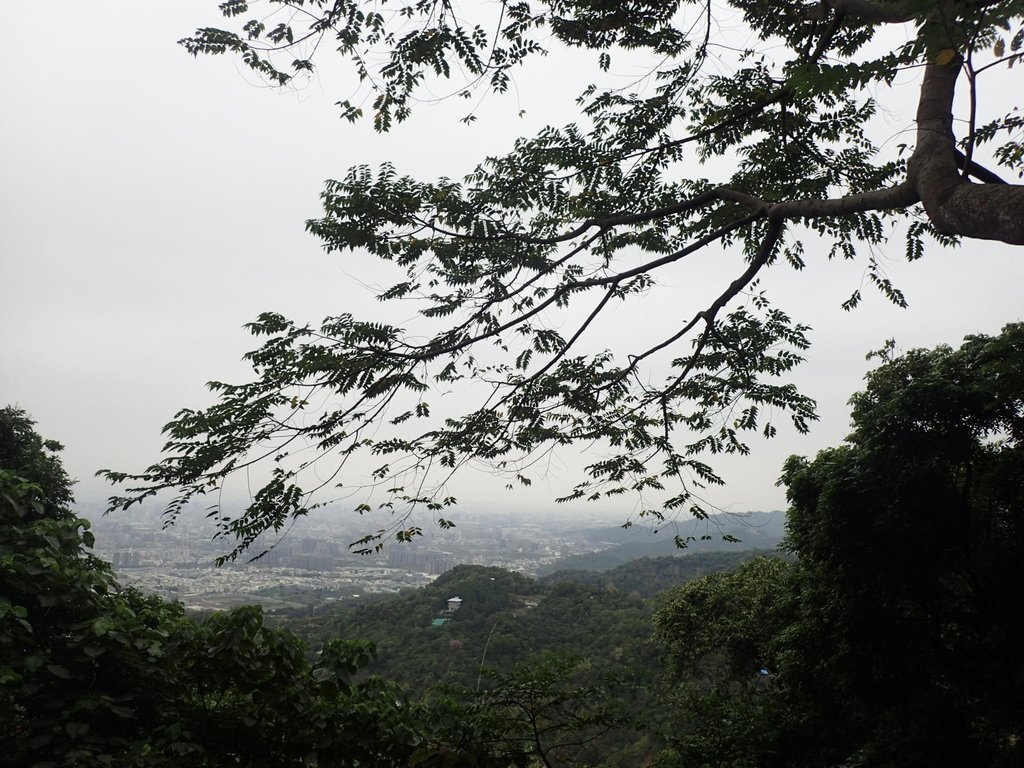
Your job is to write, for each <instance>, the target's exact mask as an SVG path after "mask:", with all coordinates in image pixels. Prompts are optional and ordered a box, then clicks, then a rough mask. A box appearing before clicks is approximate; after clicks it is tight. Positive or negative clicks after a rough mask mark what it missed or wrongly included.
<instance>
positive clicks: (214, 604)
mask: <svg viewBox="0 0 1024 768" xmlns="http://www.w3.org/2000/svg"><path fill="white" fill-rule="evenodd" d="M79 511H80V513H81V514H82V515H83V516H84V517H86V518H88V519H89V520H90V521H91V522H92V526H93V527H92V530H93V533H94V534H95V536H96V547H95V552H96V554H97V555H98V556H100V557H102V558H103V559H105V560H107V561H109V562H110V563H111V564H112V565H113V567H114V570H115V571H116V573H117V575H118V579H119V581H120V582H121V584H122V585H125V586H133V587H136V588H138V589H140V590H142V591H144V592H147V593H151V594H156V595H160V596H161V597H164V598H167V599H171V600H178V601H180V602H181V603H182V604H183V605H184V606H185V607H186V608H188V609H192V610H227V609H230V608H233V607H235V606H238V605H246V604H259V605H262V606H263V607H264V609H265V610H268V611H278V610H296V609H303V608H309V607H315V606H317V605H322V604H325V603H330V602H334V601H338V600H353V599H360V598H366V597H369V596H373V595H379V594H386V593H397V592H399V591H400V590H402V589H404V588H409V587H418V586H423V585H424V584H427V583H429V582H430V581H432V580H433V579H435V578H437V577H438V576H439V575H441V574H442V573H445V572H447V571H449V570H451V569H452V568H454V567H455V566H456V565H460V564H473V565H493V566H499V567H502V568H506V569H508V570H511V571H518V572H521V573H524V574H526V575H530V576H532V575H535V574H536V572H537V570H538V568H540V567H542V566H544V565H548V564H550V563H553V562H555V561H557V560H560V559H562V558H565V557H569V556H571V555H576V554H583V553H588V552H595V551H600V550H601V549H602V548H604V547H610V546H612V541H611V540H609V541H607V542H601V541H595V540H594V539H593V538H590V539H581V538H580V537H579V535H578V532H579V529H580V526H581V525H590V526H600V525H605V526H612V525H613V523H612V522H611V521H610V519H609V518H608V517H607V516H605V517H603V518H586V517H582V518H581V516H580V515H569V514H565V513H563V514H561V515H551V514H545V515H538V514H533V515H530V514H512V513H507V512H505V513H502V512H486V513H485V512H477V513H472V512H465V513H463V514H462V515H460V520H459V522H458V525H457V526H456V527H455V528H451V529H447V530H443V529H440V528H437V527H434V526H431V525H430V524H429V523H427V524H424V525H423V533H424V535H423V536H422V537H419V538H417V539H416V540H414V541H413V542H412V543H399V542H395V541H394V540H390V541H387V543H386V544H385V546H384V547H383V549H381V550H380V551H376V552H374V553H372V554H368V555H358V554H354V553H353V552H352V551H351V549H350V547H349V545H350V544H351V543H352V542H354V541H356V540H357V539H359V538H361V537H362V536H364V535H366V534H367V533H369V532H372V531H373V530H375V527H374V525H373V521H372V520H368V519H367V518H365V517H360V516H357V515H347V516H346V515H345V514H342V513H340V512H333V511H332V510H330V509H326V510H323V511H320V512H317V513H315V514H313V515H311V516H310V517H309V518H307V519H303V520H300V521H298V522H297V523H296V524H295V525H294V526H292V527H291V528H290V529H289V530H288V531H287V532H286V533H285V534H284V535H280V536H273V537H264V538H263V539H261V540H260V541H259V542H257V544H256V545H255V546H254V547H253V548H252V549H251V551H250V554H249V557H250V558H253V557H255V558H256V559H252V560H250V561H248V562H247V561H245V559H244V558H239V560H238V561H236V562H233V563H228V564H225V565H223V566H221V567H217V566H215V565H214V561H215V559H216V558H217V557H218V556H220V555H223V554H224V553H225V552H226V551H227V550H228V549H229V548H230V546H229V544H228V543H227V542H226V541H218V540H214V539H213V535H214V533H215V529H214V527H213V525H212V523H211V522H210V521H209V520H207V519H206V517H205V515H204V514H203V513H202V512H201V511H199V510H186V511H185V512H184V513H183V514H182V515H181V517H180V518H179V519H178V521H177V522H176V523H175V525H173V526H171V527H169V528H166V529H163V525H162V520H161V518H160V515H159V512H158V511H156V510H154V509H153V508H150V509H146V508H141V509H138V510H133V511H130V512H121V513H116V514H113V515H110V516H103V515H102V509H101V508H99V507H98V506H97V507H94V508H85V509H80V510H79ZM617 522H621V521H617ZM257 556H258V557H257Z"/></svg>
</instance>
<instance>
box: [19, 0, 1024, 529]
mask: <svg viewBox="0 0 1024 768" xmlns="http://www.w3.org/2000/svg"><path fill="white" fill-rule="evenodd" d="M216 5H217V3H216V2H215V0H187V1H184V0H178V1H176V2H173V3H148V4H142V3H129V2H99V3H76V2H58V3H56V4H54V3H45V4H43V3H18V4H7V5H6V6H5V9H4V10H5V22H6V23H7V25H8V28H9V29H16V30H18V33H17V34H15V35H11V36H9V37H8V39H7V40H6V41H5V43H4V45H3V46H2V47H0V64H2V69H3V72H4V77H3V78H2V80H0V104H2V109H0V179H2V182H0V266H2V271H0V275H2V281H0V328H2V333H0V401H3V403H16V404H18V405H20V406H22V407H24V408H25V409H27V410H28V411H29V412H30V413H31V414H32V415H33V416H34V417H35V418H36V420H37V421H38V423H39V429H40V431H41V432H42V433H43V434H44V435H46V436H48V437H55V438H58V439H60V440H62V441H63V442H64V443H65V444H66V445H67V450H66V454H65V462H66V465H67V467H68V469H69V470H70V472H71V473H72V474H73V475H74V476H77V477H78V478H80V479H81V480H82V484H81V486H80V488H79V496H80V497H81V498H83V499H91V498H95V497H97V496H103V495H106V493H107V489H106V488H105V487H104V486H103V485H102V484H99V483H97V482H96V481H94V480H93V479H92V475H93V473H94V472H95V471H96V470H97V469H99V468H101V467H110V468H117V469H126V470H138V469H141V468H142V467H143V466H145V465H146V464H148V463H150V462H152V461H154V460H156V458H158V455H159V448H160V445H161V444H162V439H161V437H160V434H159V430H160V427H161V425H163V424H164V423H165V422H167V421H168V420H169V419H170V417H171V416H172V415H173V414H174V413H175V411H176V410H178V409H179V408H182V407H186V406H188V407H197V406H200V405H202V404H204V403H206V402H208V395H207V393H206V391H205V389H204V387H203V384H204V382H205V381H207V380H209V379H221V380H238V379H241V378H242V377H243V376H245V374H246V369H245V367H244V366H243V365H242V364H241V362H240V357H241V355H242V354H243V353H244V352H245V351H247V350H248V349H250V348H251V347H252V346H254V344H253V342H252V341H251V339H250V337H249V336H248V335H247V334H246V333H245V331H244V330H243V329H242V328H241V326H242V324H243V323H245V322H247V321H249V320H252V319H254V318H255V316H256V315H257V314H258V313H259V312H261V311H264V310H276V311H280V312H282V313H284V314H285V315H288V316H289V317H293V318H295V319H301V320H309V321H312V322H318V321H319V320H321V319H322V318H323V317H324V316H327V315H331V314H337V313H339V312H341V311H353V312H355V313H357V314H358V313H359V311H360V310H361V309H370V310H371V311H379V308H378V307H377V305H376V303H375V302H374V301H373V300H372V298H371V295H370V293H369V291H367V290H366V288H364V287H363V285H361V282H360V281H363V282H370V283H373V282H375V280H376V278H375V275H376V274H378V273H376V272H375V271H374V267H373V265H371V264H368V263H367V261H366V259H365V258H363V259H361V258H360V257H359V256H354V255H348V256H343V257H338V256H327V255H325V254H324V253H323V252H322V251H321V249H320V246H319V243H318V242H317V241H316V240H315V239H314V238H312V237H310V236H308V235H306V234H305V233H304V231H303V224H304V221H305V219H307V218H311V217H315V216H317V215H318V213H319V204H318V195H319V193H320V191H321V188H322V182H323V180H324V179H326V178H330V177H338V176H340V175H341V174H343V173H344V171H345V170H346V169H347V168H348V167H349V166H350V165H353V164H356V163H369V164H371V165H376V164H378V163H379V162H381V161H383V160H385V159H390V160H393V161H394V162H395V163H396V164H397V165H398V167H399V170H400V171H403V172H408V173H411V174H412V175H415V176H419V177H425V178H431V177H434V176H437V175H442V174H444V175H449V176H460V175H461V174H462V173H463V172H465V171H467V170H469V169H470V168H471V167H472V165H473V164H474V163H475V162H476V161H477V160H479V159H480V158H481V157H483V156H484V155H485V154H488V153H492V154H493V153H497V152H499V151H501V150H502V149H503V148H504V147H506V146H508V144H509V143H510V142H511V140H512V139H513V138H514V137H515V136H517V135H520V134H524V135H525V134H532V133H534V132H535V131H536V130H537V129H538V128H539V127H541V126H542V125H544V124H546V123H552V124H562V123H563V122H567V121H570V120H572V119H573V118H574V116H573V113H572V111H571V98H570V97H571V96H572V95H574V94H575V93H576V92H578V90H580V88H581V87H582V85H584V84H585V82H586V81H587V78H588V77H589V73H586V72H583V71H582V70H579V69H577V68H576V62H574V61H571V60H568V59H561V60H558V59H554V60H553V59H549V60H548V61H547V62H545V63H544V66H545V67H546V68H544V69H541V70H536V71H533V72H528V73H525V74H523V75H522V76H521V77H520V78H519V80H518V93H516V94H514V95H512V96H510V97H508V98H505V99H497V98H492V99H490V100H489V101H488V102H487V103H486V104H485V106H484V108H483V110H482V111H481V119H480V121H479V122H478V123H477V124H476V125H474V126H471V127H467V126H464V125H462V124H460V123H458V122H457V118H458V117H459V116H461V114H462V113H463V111H464V110H465V103H464V102H460V103H458V104H454V105H453V104H450V103H442V104H440V105H437V106H431V105H423V106H422V107H421V109H420V113H419V116H418V117H417V118H416V119H414V120H413V121H412V122H411V123H409V124H407V125H404V126H401V127H399V128H398V129H396V130H395V131H394V132H393V133H391V134H388V135H385V136H377V135H374V134H373V132H372V130H371V128H370V126H369V125H368V124H365V123H364V124H358V125H354V126H353V125H350V124H348V123H346V122H344V121H342V120H340V119H338V117H337V111H336V108H335V107H334V106H333V105H334V102H335V101H337V100H339V99H342V98H347V97H349V96H350V95H352V91H353V83H352V81H351V80H350V79H347V78H346V77H345V76H344V75H342V74H328V75H325V76H324V77H322V78H321V79H319V80H316V81H314V82H313V83H311V84H309V85H308V86H307V87H305V88H303V89H302V90H300V91H297V92H296V91H289V92H276V91H273V90H271V89H267V88H264V87H262V86H261V85H260V84H259V83H257V82H255V81H254V79H253V78H252V76H251V75H249V74H247V73H246V72H243V71H241V70H240V69H239V68H238V66H237V65H236V64H235V62H234V61H232V60H230V59H226V58H224V59H218V58H200V59H198V60H196V59H192V58H190V57H189V56H188V55H187V54H186V53H185V52H184V51H183V50H182V49H181V48H180V47H178V46H177V45H175V41H176V40H177V39H179V38H181V37H183V36H185V35H186V34H188V33H190V32H191V31H192V29H193V28H195V27H196V26H200V25H204V24H210V23H216V22H217V20H218V18H219V16H218V13H217V10H216ZM574 72H579V73H580V74H579V75H578V77H574V76H573V73H574ZM553 73H557V77H553V76H552V75H553ZM619 74H621V75H622V76H623V77H626V76H632V74H633V73H628V72H621V73H619ZM907 88H908V89H909V90H907V91H906V95H905V96H904V97H902V99H899V100H896V101H894V102H893V103H894V104H905V105H906V107H907V113H906V114H903V113H901V112H900V111H899V109H898V108H894V109H893V110H892V111H891V112H890V113H889V114H888V115H887V116H886V118H885V121H884V124H883V126H882V129H883V130H890V131H891V132H892V134H893V135H896V134H898V132H899V131H900V130H902V129H904V128H906V127H907V125H909V121H910V118H911V115H910V114H909V111H910V109H911V108H912V104H913V98H914V97H915V96H916V88H915V87H914V86H913V84H912V83H909V84H908V86H907ZM521 110H525V116H522V117H520V116H519V113H520V111H521ZM809 257H810V258H809V261H810V262H811V265H810V266H809V268H808V269H807V270H805V271H804V272H803V273H799V274H795V273H793V272H791V271H789V270H788V269H786V268H778V269H776V270H774V271H773V272H772V273H770V274H769V275H767V276H766V277H765V279H764V281H763V283H764V285H765V287H767V288H768V289H769V290H770V291H772V295H773V299H774V301H775V303H777V304H779V305H781V306H783V307H784V308H786V309H787V310H788V311H790V313H791V314H793V315H794V316H796V317H798V318H799V319H800V320H802V321H803V322H806V323H809V324H810V325H812V326H813V328H814V332H813V336H812V338H813V340H814V347H813V349H812V350H811V353H810V360H809V362H808V363H807V364H805V365H804V366H803V368H802V369H801V370H800V372H799V374H798V375H797V376H796V379H797V380H798V381H799V382H800V384H801V385H802V386H803V387H804V388H805V391H806V392H807V393H808V394H810V395H812V396H814V397H816V398H817V399H818V400H819V403H820V407H821V415H822V420H821V422H820V423H819V424H818V425H817V426H816V427H815V429H814V431H813V433H812V434H811V435H810V436H808V437H799V436H795V435H792V434H789V433H784V434H783V435H782V436H781V437H780V438H779V439H777V440H775V441H771V442H769V443H764V444H758V445H757V446H756V447H755V455H754V456H753V457H750V458H747V459H743V460H739V461H730V462H728V463H727V464H725V465H724V466H725V471H726V473H727V479H728V480H729V484H728V485H727V487H726V488H724V489H716V490H715V491H714V492H712V493H710V494H709V497H710V498H711V500H712V501H714V502H715V503H717V504H719V505H721V506H723V507H725V508H728V509H731V510H734V511H743V510H747V509H751V510H755V509H771V508H779V507H782V506H783V505H784V500H783V493H782V491H781V490H780V489H778V488H776V487H775V485H774V482H775V479H776V477H777V476H778V473H779V468H780V466H781V463H782V461H783V459H784V458H785V457H786V456H787V455H789V454H790V453H802V454H811V453H813V452H814V451H816V450H818V449H819V448H821V447H825V446H827V445H831V444H834V443H836V442H838V441H839V440H841V439H842V437H843V435H844V434H845V433H846V431H847V409H846V406H845V403H846V400H847V398H848V397H849V396H850V394H851V393H852V392H854V391H856V390H857V389H858V388H859V385H860V380H861V377H862V375H863V373H864V371H865V370H866V369H867V364H866V363H865V362H864V354H865V352H867V351H868V350H871V349H876V348H878V347H879V346H881V344H882V342H883V341H884V340H885V339H886V338H888V337H895V338H896V340H897V341H898V343H899V344H900V345H901V346H902V347H904V348H909V347H913V346H924V345H928V346H930V345H934V344H936V343H940V342H945V343H952V344H956V343H958V342H959V340H960V339H961V338H962V337H963V336H964V335H965V334H967V333H973V332H996V331H998V329H999V328H1000V327H1001V326H1002V325H1004V324H1005V323H1007V322H1011V321H1016V320H1020V319H1021V316H1022V303H1021V300H1020V286H1021V285H1022V284H1024V258H1022V254H1020V253H1016V252H1014V250H1013V249H1012V248H1009V247H1005V246H1000V245H996V244H987V243H968V244H966V245H965V246H963V247H962V248H961V249H959V250H957V251H952V252H948V253H939V252H938V251H934V252H932V253H931V254H930V255H929V256H928V257H927V258H926V259H925V260H924V261H922V262H919V263H915V264H907V263H906V262H904V261H903V260H902V244H895V247H894V248H893V249H892V253H890V254H888V256H887V258H886V259H885V264H886V265H887V269H888V272H889V275H890V277H891V278H893V280H894V281H895V282H896V283H897V285H899V286H900V287H902V288H903V289H904V290H905V291H906V293H907V295H908V298H909V301H910V303H911V308H910V309H909V310H906V311H902V310H897V309H894V308H892V307H891V306H889V305H887V304H886V303H885V302H884V301H883V300H882V299H881V298H880V297H878V296H876V295H874V294H873V293H872V292H871V291H870V290H867V291H865V294H866V300H865V304H864V306H863V307H862V308H861V309H858V310H857V311H855V312H853V313H850V314H847V313H844V312H843V311H842V310H840V309H839V304H840V303H841V302H842V301H843V300H844V299H845V298H846V297H847V296H848V295H849V294H850V292H851V291H852V290H853V289H854V288H856V287H858V286H860V285H862V284H863V283H865V281H864V274H863V273H864V264H863V263H854V264H822V263H821V260H822V259H821V258H820V257H821V254H816V253H814V252H813V250H812V252H811V253H809ZM702 258H703V259H704V261H703V262H699V263H700V264H702V265H703V266H701V267H699V268H698V270H704V271H703V272H701V271H698V272H696V273H693V272H691V273H688V274H687V275H686V276H685V277H684V276H682V275H680V277H679V282H678V283H677V284H673V283H672V280H670V281H669V283H670V284H669V289H668V290H667V291H664V292H662V294H659V298H658V300H652V301H650V302H649V303H647V304H646V306H645V309H644V312H645V313H646V319H647V320H648V321H649V322H658V321H659V320H660V319H662V316H663V315H665V314H671V315H672V316H673V317H677V316H679V315H678V307H679V306H680V304H681V301H680V297H685V296H687V295H689V292H690V291H692V290H694V289H700V288H701V283H702V282H709V283H711V282H712V281H714V280H715V279H716V278H717V279H719V280H720V279H721V274H728V275H732V274H733V273H734V272H735V267H736V264H735V258H734V256H732V255H730V254H725V253H722V252H720V251H717V252H716V251H709V252H708V253H707V254H705V255H704V256H702ZM729 259H732V260H733V261H731V262H729V261H728V260H729ZM723 262H725V263H723ZM723 268H725V269H726V271H725V272H724V273H723V272H721V269H723ZM730 279H731V278H730ZM714 284H716V285H719V284H718V283H714ZM683 314H688V312H683ZM395 319H398V320H404V318H395ZM630 322H633V320H631V321H630ZM622 325H623V323H618V325H616V324H615V323H613V324H611V325H609V326H608V327H609V329H610V330H609V331H608V332H609V333H615V332H616V331H615V330H614V329H615V328H618V330H619V332H624V333H625V334H627V335H628V333H629V328H628V327H625V328H623V327H622ZM0 404H2V403H0ZM574 463H576V460H575V459H574V458H573V457H565V458H564V465H558V464H556V465H555V466H554V467H553V469H552V476H551V479H550V483H545V482H541V483H538V484H537V485H536V486H535V487H534V488H533V489H531V490H530V492H528V493H524V492H522V491H517V492H516V493H515V494H514V495H513V494H509V493H505V492H504V491H503V490H502V489H503V483H502V482H501V481H493V482H488V480H487V478H486V477H483V476H467V477H466V478H465V479H464V481H463V483H462V485H461V487H460V488H459V489H457V490H458V494H459V495H460V496H461V497H463V498H464V499H465V503H466V504H467V505H468V506H473V507H477V508H478V507H480V506H483V505H486V504H495V505H498V506H501V507H504V508H511V507H514V506H516V505H517V504H523V505H527V506H531V507H534V508H536V507H538V506H541V505H543V504H546V503H548V502H549V501H550V497H551V494H552V493H555V492H558V491H560V490H562V488H563V486H564V483H566V482H568V481H571V480H572V477H571V467H572V466H573V464H574ZM625 511H626V512H628V511H629V510H628V509H627V510H625Z"/></svg>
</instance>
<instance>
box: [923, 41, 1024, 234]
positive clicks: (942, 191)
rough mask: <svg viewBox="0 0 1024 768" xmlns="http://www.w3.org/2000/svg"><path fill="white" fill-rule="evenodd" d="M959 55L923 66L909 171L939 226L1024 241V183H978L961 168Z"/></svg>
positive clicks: (946, 231)
mask: <svg viewBox="0 0 1024 768" xmlns="http://www.w3.org/2000/svg"><path fill="white" fill-rule="evenodd" d="M960 65H961V58H960V57H959V56H957V57H954V59H953V60H952V61H950V62H949V63H947V64H938V63H936V62H934V61H932V62H930V63H929V64H928V65H927V66H926V67H925V75H924V82H923V83H922V84H921V97H920V100H919V102H918V108H917V147H916V148H915V150H914V154H913V156H912V157H911V159H910V164H909V171H910V178H911V181H912V182H913V184H914V186H915V188H916V190H917V193H918V195H920V198H921V202H922V203H923V204H924V209H925V211H926V212H927V214H928V218H929V219H931V222H932V224H933V225H934V226H935V228H936V229H937V230H938V231H939V232H941V233H943V234H947V235H959V236H962V237H970V238H977V239H980V240H1000V241H1002V242H1005V243H1010V244H1012V245H1024V187H1022V186H1017V185H1010V184H1000V183H987V184H975V183H973V182H971V181H968V180H967V179H965V178H963V176H962V175H961V174H960V173H959V172H958V168H957V165H958V163H957V149H956V139H955V137H954V136H953V95H954V93H955V91H956V81H957V78H958V77H959V74H960V68H961V66H960Z"/></svg>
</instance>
